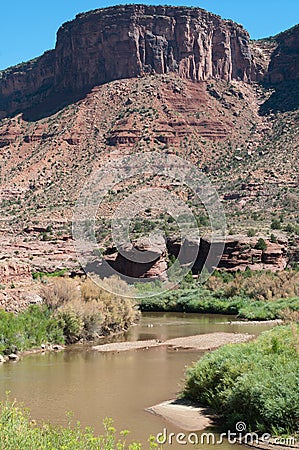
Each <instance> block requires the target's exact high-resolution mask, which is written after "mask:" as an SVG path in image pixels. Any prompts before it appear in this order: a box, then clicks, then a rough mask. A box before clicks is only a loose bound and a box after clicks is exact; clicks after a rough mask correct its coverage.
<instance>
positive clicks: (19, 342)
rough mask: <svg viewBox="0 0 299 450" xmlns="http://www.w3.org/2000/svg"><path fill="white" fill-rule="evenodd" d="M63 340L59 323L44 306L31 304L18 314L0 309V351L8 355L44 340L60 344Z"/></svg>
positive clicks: (36, 345) (35, 345)
mask: <svg viewBox="0 0 299 450" xmlns="http://www.w3.org/2000/svg"><path fill="white" fill-rule="evenodd" d="M64 340H65V337H64V335H63V329H62V327H61V323H59V321H58V320H57V319H56V318H54V317H53V316H52V314H51V311H50V309H49V308H47V307H46V306H43V307H40V306H36V305H33V306H30V307H29V308H28V309H27V310H26V311H23V312H21V313H19V314H18V315H14V314H13V313H8V312H5V311H4V310H0V353H4V354H7V355H8V354H9V353H12V352H16V351H22V350H26V349H29V348H32V347H38V346H40V345H41V344H42V343H45V342H49V343H55V344H62V343H64Z"/></svg>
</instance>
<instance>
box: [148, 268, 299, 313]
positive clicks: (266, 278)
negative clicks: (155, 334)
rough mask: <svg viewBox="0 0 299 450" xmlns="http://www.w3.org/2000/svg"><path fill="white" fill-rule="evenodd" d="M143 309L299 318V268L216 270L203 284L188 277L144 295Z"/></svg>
mask: <svg viewBox="0 0 299 450" xmlns="http://www.w3.org/2000/svg"><path fill="white" fill-rule="evenodd" d="M140 308H141V310H142V311H177V312H198V313H216V314H233V315H238V316H239V317H240V318H244V319H248V320H270V319H279V318H289V317H292V318H293V319H295V320H297V319H299V313H298V311H299V272H297V271H284V272H279V273H276V274H273V273H266V272H252V271H250V270H248V271H245V273H236V274H229V273H227V272H222V273H216V274H215V275H213V276H212V277H211V278H210V279H209V280H208V282H207V283H206V284H205V285H197V284H196V282H194V281H192V280H190V281H189V283H188V282H185V283H183V285H182V286H181V287H180V288H179V289H176V290H173V291H168V292H166V293H165V294H163V295H160V296H157V297H149V298H144V299H142V300H141V302H140Z"/></svg>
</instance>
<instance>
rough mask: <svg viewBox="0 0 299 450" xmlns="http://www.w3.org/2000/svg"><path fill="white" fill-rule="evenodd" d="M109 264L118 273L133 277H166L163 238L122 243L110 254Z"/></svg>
mask: <svg viewBox="0 0 299 450" xmlns="http://www.w3.org/2000/svg"><path fill="white" fill-rule="evenodd" d="M109 265H110V266H111V267H112V268H113V269H114V270H116V271H117V272H118V273H119V274H121V275H124V276H127V277H133V278H151V279H159V280H161V281H165V280H166V279H167V275H166V270H167V261H166V244H165V241H164V239H159V240H155V241H154V242H149V241H147V242H146V241H140V242H135V243H134V245H132V244H127V245H123V246H122V247H121V248H120V249H119V252H118V253H116V254H114V255H110V257H109Z"/></svg>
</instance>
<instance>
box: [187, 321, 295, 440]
mask: <svg viewBox="0 0 299 450" xmlns="http://www.w3.org/2000/svg"><path fill="white" fill-rule="evenodd" d="M298 333H299V326H298V325H288V326H278V327H276V328H274V329H272V330H271V331H267V332H265V333H263V334H262V335H261V336H260V337H259V338H257V339H256V340H254V341H252V342H249V343H244V344H238V345H226V346H225V347H222V348H221V349H218V350H216V351H214V352H212V353H208V354H206V355H204V356H203V357H202V358H201V359H200V360H199V361H198V362H197V363H195V364H194V365H193V367H191V368H189V369H188V370H187V374H186V381H185V389H184V391H183V394H182V395H183V396H184V397H185V398H188V399H191V400H193V401H196V402H198V403H200V404H202V405H206V406H210V407H212V408H213V409H214V410H215V411H217V412H218V413H219V414H221V416H222V417H223V420H224V423H225V425H226V426H229V427H234V426H235V424H236V422H238V421H244V422H245V423H246V425H247V428H248V430H250V431H257V430H258V431H259V432H270V433H273V434H285V433H286V434H292V433H296V432H297V431H298V423H299V334H298Z"/></svg>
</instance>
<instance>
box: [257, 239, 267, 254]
mask: <svg viewBox="0 0 299 450" xmlns="http://www.w3.org/2000/svg"><path fill="white" fill-rule="evenodd" d="M255 248H256V249H257V250H263V251H264V250H267V244H266V242H265V240H264V239H263V238H259V240H258V241H257V243H256V244H255Z"/></svg>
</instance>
